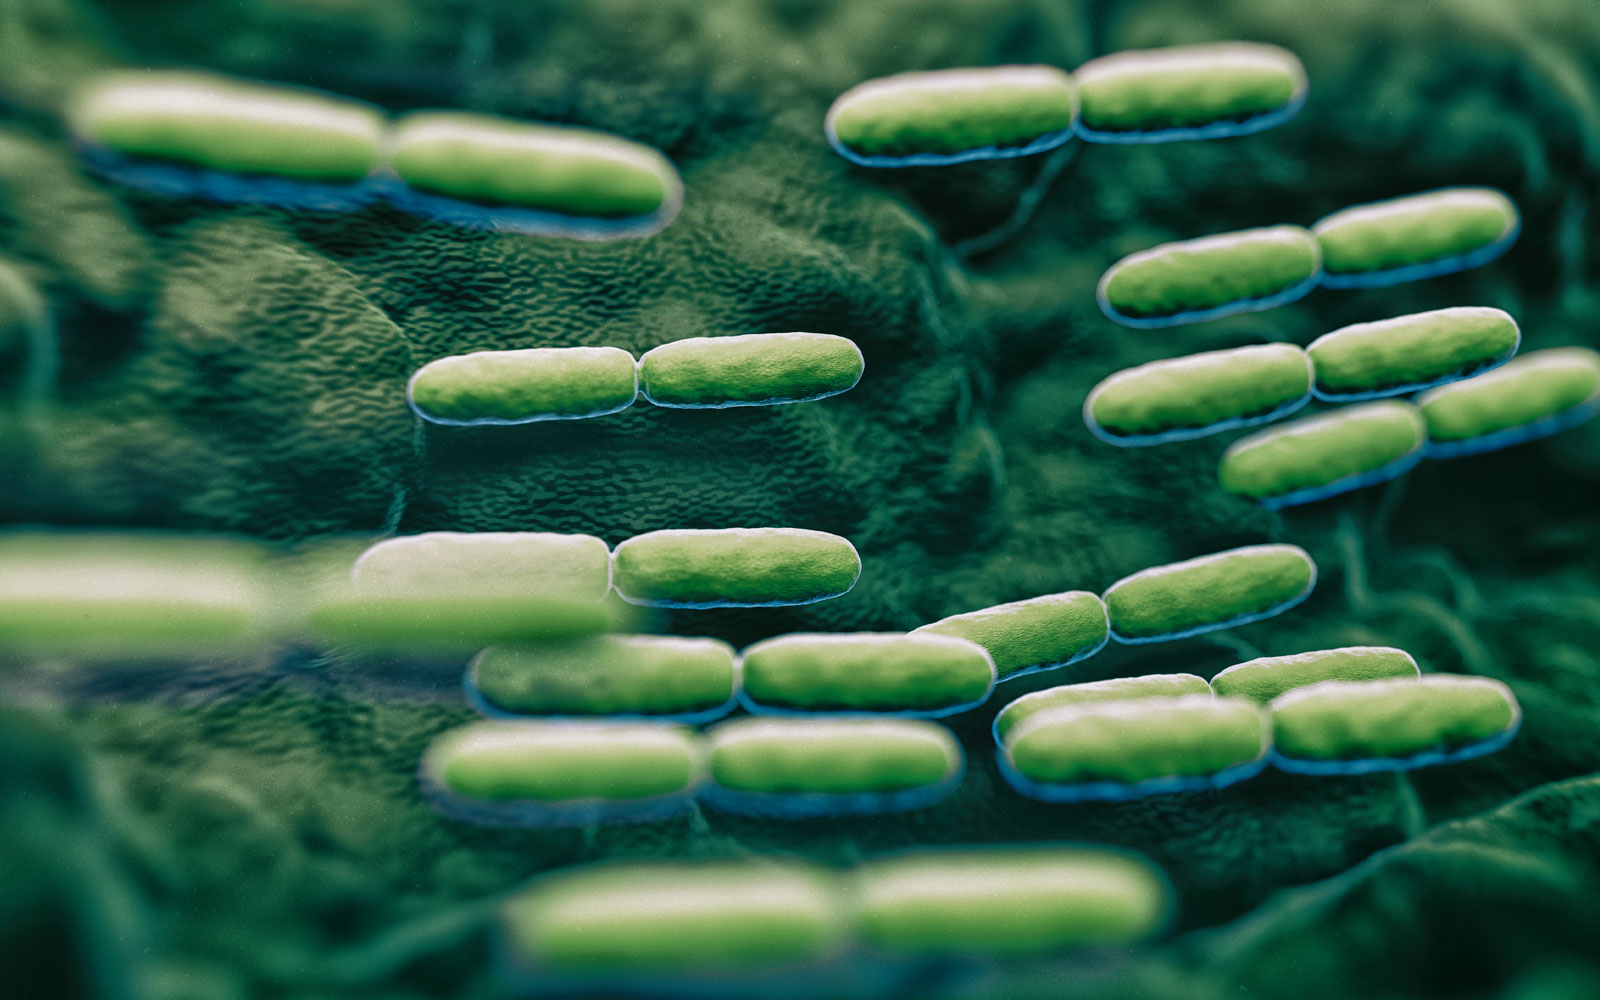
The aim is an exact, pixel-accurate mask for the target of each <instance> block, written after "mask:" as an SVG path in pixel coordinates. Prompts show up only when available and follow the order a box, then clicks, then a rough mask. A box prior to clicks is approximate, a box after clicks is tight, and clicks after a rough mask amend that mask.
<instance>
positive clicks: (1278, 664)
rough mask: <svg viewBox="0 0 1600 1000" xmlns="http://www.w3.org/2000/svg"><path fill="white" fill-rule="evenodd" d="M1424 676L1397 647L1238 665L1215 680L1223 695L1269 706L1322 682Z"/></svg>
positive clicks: (1261, 659)
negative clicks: (1281, 697)
mask: <svg viewBox="0 0 1600 1000" xmlns="http://www.w3.org/2000/svg"><path fill="white" fill-rule="evenodd" d="M1418 676H1420V674H1419V672H1418V670H1417V661H1416V660H1414V659H1412V658H1411V654H1410V653H1408V652H1406V651H1405V650H1403V649H1395V648H1394V647H1393V646H1343V647H1340V648H1339V649H1318V650H1314V651H1312V652H1309V653H1295V654H1292V655H1290V656H1262V657H1258V658H1256V659H1254V660H1246V661H1245V662H1244V663H1235V664H1234V665H1233V666H1231V667H1228V668H1227V669H1226V670H1222V671H1220V672H1219V673H1218V674H1217V675H1216V676H1215V677H1213V678H1211V689H1212V690H1213V691H1215V692H1216V693H1217V694H1219V695H1224V696H1226V697H1236V698H1249V699H1250V700H1251V701H1253V702H1257V703H1258V704H1262V705H1265V704H1267V703H1268V702H1270V701H1272V699H1274V698H1276V697H1278V696H1279V695H1280V694H1284V693H1286V692H1289V691H1292V690H1294V689H1295V688H1301V687H1307V686H1309V685H1312V684H1319V683H1321V682H1322V681H1374V680H1382V679H1385V678H1411V679H1413V680H1414V679H1415V678H1417V677H1418Z"/></svg>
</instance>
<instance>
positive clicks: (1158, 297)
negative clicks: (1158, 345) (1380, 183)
mask: <svg viewBox="0 0 1600 1000" xmlns="http://www.w3.org/2000/svg"><path fill="white" fill-rule="evenodd" d="M1321 274H1322V254H1321V252H1320V251H1319V250H1318V249H1317V241H1316V239H1315V238H1314V237H1312V235H1311V231H1310V230H1308V229H1304V228H1302V227H1300V226H1266V227H1264V228H1261V229H1245V230H1242V231H1240V232H1236V233H1222V234H1221V235H1218V236H1206V237H1202V238H1200V239H1194V240H1184V241H1182V242H1178V243H1163V244H1161V245H1160V246H1156V247H1152V248H1150V249H1149V250H1141V251H1140V252H1138V253H1136V254H1131V255H1129V256H1127V257H1124V258H1122V259H1121V260H1119V261H1117V262H1116V263H1115V264H1113V265H1111V267H1110V268H1109V269H1108V270H1107V271H1106V273H1105V274H1104V275H1103V276H1102V277H1101V278H1100V286H1099V288H1098V289H1097V291H1096V298H1097V299H1098V301H1099V303H1100V311H1101V312H1103V313H1105V314H1106V315H1107V316H1108V317H1110V318H1111V319H1113V320H1116V321H1117V322H1118V323H1121V324H1122V325H1123V326H1133V327H1145V328H1150V327H1161V326H1175V325H1177V324H1180V323H1198V322H1201V321H1202V320H1208V319H1216V318H1218V317H1220V316H1231V315H1233V314H1235V313H1241V312H1255V311H1258V310H1261V309H1271V308H1273V307H1275V306H1281V305H1283V304H1284V303H1286V302H1293V301H1294V300H1296V299H1298V298H1302V297H1303V296H1304V295H1305V294H1306V293H1307V292H1309V291H1311V289H1313V288H1315V287H1316V285H1317V280H1318V278H1319V277H1320V276H1321Z"/></svg>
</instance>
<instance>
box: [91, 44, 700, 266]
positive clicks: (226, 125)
mask: <svg viewBox="0 0 1600 1000" xmlns="http://www.w3.org/2000/svg"><path fill="white" fill-rule="evenodd" d="M70 118H71V122H70V124H71V127H72V129H73V132H74V134H75V135H76V136H77V139H78V143H79V146H80V148H81V149H82V151H83V153H84V155H85V156H86V158H87V159H88V160H89V162H90V163H91V165H93V166H94V167H96V168H97V169H99V170H100V171H101V172H103V173H105V174H106V175H107V176H109V177H111V178H112V179H114V180H116V181H118V182H119V183H123V184H127V185H129V186H132V187H139V188H143V189H146V190H153V191H156V192H158V193H162V194H167V195H173V196H179V197H199V198H207V199H211V200H216V201H226V202H246V203H265V204H272V205H278V206H282V207H287V208H306V209H315V210H329V211H336V210H344V209H353V208H359V207H361V206H363V205H365V204H368V203H370V202H372V201H374V200H376V199H378V198H382V199H383V200H385V201H387V202H389V203H390V204H392V205H394V206H395V207H397V208H399V209H401V210H403V211H406V212H410V213H412V214H416V215H421V216H426V217H430V218H435V219H439V220H442V221H445V222H448V223H451V224H453V225H458V226H465V227H471V228H479V229H491V230H500V231H507V232H521V233H532V234H540V235H557V236H567V237H574V238H584V239H609V238H616V237H624V236H647V235H650V234H651V233H655V232H658V231H659V230H661V229H662V228H664V227H665V226H666V225H667V224H668V223H670V222H671V221H672V219H673V218H674V217H675V216H676V215H677V212H678V208H679V206H680V205H681V204H682V201H683V184H682V181H681V180H680V179H679V177H678V172H677V170H676V169H675V168H674V167H673V166H672V164H671V163H670V162H669V161H668V160H667V159H666V158H665V157H664V156H662V155H661V154H660V153H659V152H657V151H656V150H654V149H651V148H649V147H648V146H643V145H640V144H638V143H635V142H630V141H628V140H626V139H622V138H619V137H617V136H613V135H608V134H606V133H603V132H597V131H592V130H589V129H581V128H569V127H560V126H552V125H540V124H534V123H529V122H519V121H512V120H509V119H503V118H496V117H492V116H488V115H474V114H461V113H455V112H418V113H414V114H410V115H406V116H405V117H403V118H401V119H400V120H398V121H397V122H394V123H393V124H391V123H390V122H389V121H387V119H386V118H385V117H384V115H383V114H382V112H380V111H379V110H378V109H376V108H374V107H371V106H370V105H367V104H364V103H362V102H359V101H353V100H349V99H345V98H340V97H335V96H331V95H327V94H320V93H316V92H313V91H307V90H301V89H298V88H293V87H284V86H275V85H269V84H259V83H251V82H248V81H242V80H234V79H231V78H228V77H223V76H216V75H212V74H206V73H190V72H128V73H113V74H109V75H107V76H105V77H102V78H100V79H97V80H95V81H94V82H93V83H92V84H91V85H90V86H89V87H87V88H86V89H85V90H84V92H83V93H82V94H81V95H80V96H79V98H78V100H77V101H76V102H75V104H74V106H73V108H72V111H71V115H70Z"/></svg>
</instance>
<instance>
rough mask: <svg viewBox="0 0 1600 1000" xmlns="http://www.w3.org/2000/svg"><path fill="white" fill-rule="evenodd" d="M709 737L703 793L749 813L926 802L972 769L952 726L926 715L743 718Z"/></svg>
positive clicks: (809, 813)
mask: <svg viewBox="0 0 1600 1000" xmlns="http://www.w3.org/2000/svg"><path fill="white" fill-rule="evenodd" d="M707 735H708V738H709V741H710V753H709V768H710V776H711V777H710V781H709V782H708V783H707V784H706V785H705V787H704V788H703V789H702V790H701V792H700V800H701V801H702V802H704V803H705V804H706V805H708V806H710V807H712V808H713V809H719V810H722V811H724V812H732V813H740V814H743V815H747V816H769V817H774V818H779V819H804V818H808V817H817V816H839V815H867V814H873V813H886V812H901V811H905V810H910V809H920V808H922V807H924V806H929V805H932V804H933V803H935V802H938V801H939V800H940V799H943V798H945V797H946V796H948V795H949V794H950V793H951V792H953V791H955V789H956V787H957V786H958V785H959V784H960V783H961V776H962V773H963V772H964V771H965V769H966V757H965V755H964V754H962V752H961V745H960V744H959V743H957V742H956V740H955V737H954V736H953V735H951V733H950V731H949V730H948V729H945V728H944V727H943V726H940V725H939V724H937V723H934V722H927V721H924V720H920V719H892V718H890V719H884V718H878V719H873V718H860V719H849V718H846V719H834V718H794V717H791V718H746V719H734V720H732V721H730V722H722V723H718V724H717V725H716V726H714V727H712V728H711V729H710V730H709V732H708V734H707Z"/></svg>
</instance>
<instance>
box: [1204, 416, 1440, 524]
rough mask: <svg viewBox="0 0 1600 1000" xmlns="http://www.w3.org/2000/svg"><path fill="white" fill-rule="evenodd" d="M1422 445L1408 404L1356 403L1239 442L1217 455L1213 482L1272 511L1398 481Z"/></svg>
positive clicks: (1417, 419)
mask: <svg viewBox="0 0 1600 1000" xmlns="http://www.w3.org/2000/svg"><path fill="white" fill-rule="evenodd" d="M1427 444H1428V428H1427V424H1425V423H1424V422H1423V419H1422V414H1421V413H1420V412H1419V411H1418V410H1417V408H1416V407H1415V406H1412V405H1411V404H1410V403H1407V402H1404V401H1402V400H1397V399H1386V400H1378V401H1376V402H1371V403H1357V404H1355V405H1354V406H1346V407H1341V408H1339V409H1337V410H1329V411H1328V412H1326V413H1318V414H1315V415H1314V416H1310V417H1301V418H1300V419H1298V420H1292V421H1290V422H1289V423H1287V424H1284V425H1282V426H1281V427H1269V428H1267V429H1266V430H1262V431H1257V432H1255V433H1254V434H1251V435H1249V436H1247V437H1242V438H1240V439H1239V440H1237V441H1235V442H1234V443H1233V444H1231V445H1229V446H1228V450H1227V451H1225V452H1223V454H1222V461H1221V462H1220V463H1219V464H1218V466H1217V478H1218V480H1219V481H1220V482H1221V483H1222V488H1223V489H1225V490H1227V491H1228V492H1229V493H1233V494H1237V495H1239V496H1243V497H1248V498H1250V499H1252V500H1255V501H1257V502H1258V503H1260V504H1261V506H1263V507H1266V508H1267V509H1268V510H1278V509H1280V508H1283V507H1292V506H1295V505H1297V504H1303V503H1311V502H1313V501H1316V500H1325V499H1327V498H1328V497H1333V496H1338V495H1339V494H1341V493H1348V492H1350V491H1351V490H1356V489H1361V488H1362V487H1364V486H1372V485H1374V484H1376V483H1382V482H1386V481H1388V480H1390V479H1393V478H1395V477H1396V476H1399V475H1403V474H1404V473H1406V472H1409V471H1410V470H1411V469H1412V468H1413V467H1414V466H1415V465H1416V464H1417V463H1418V462H1420V461H1422V457H1423V455H1424V453H1425V452H1426V451H1427Z"/></svg>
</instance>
